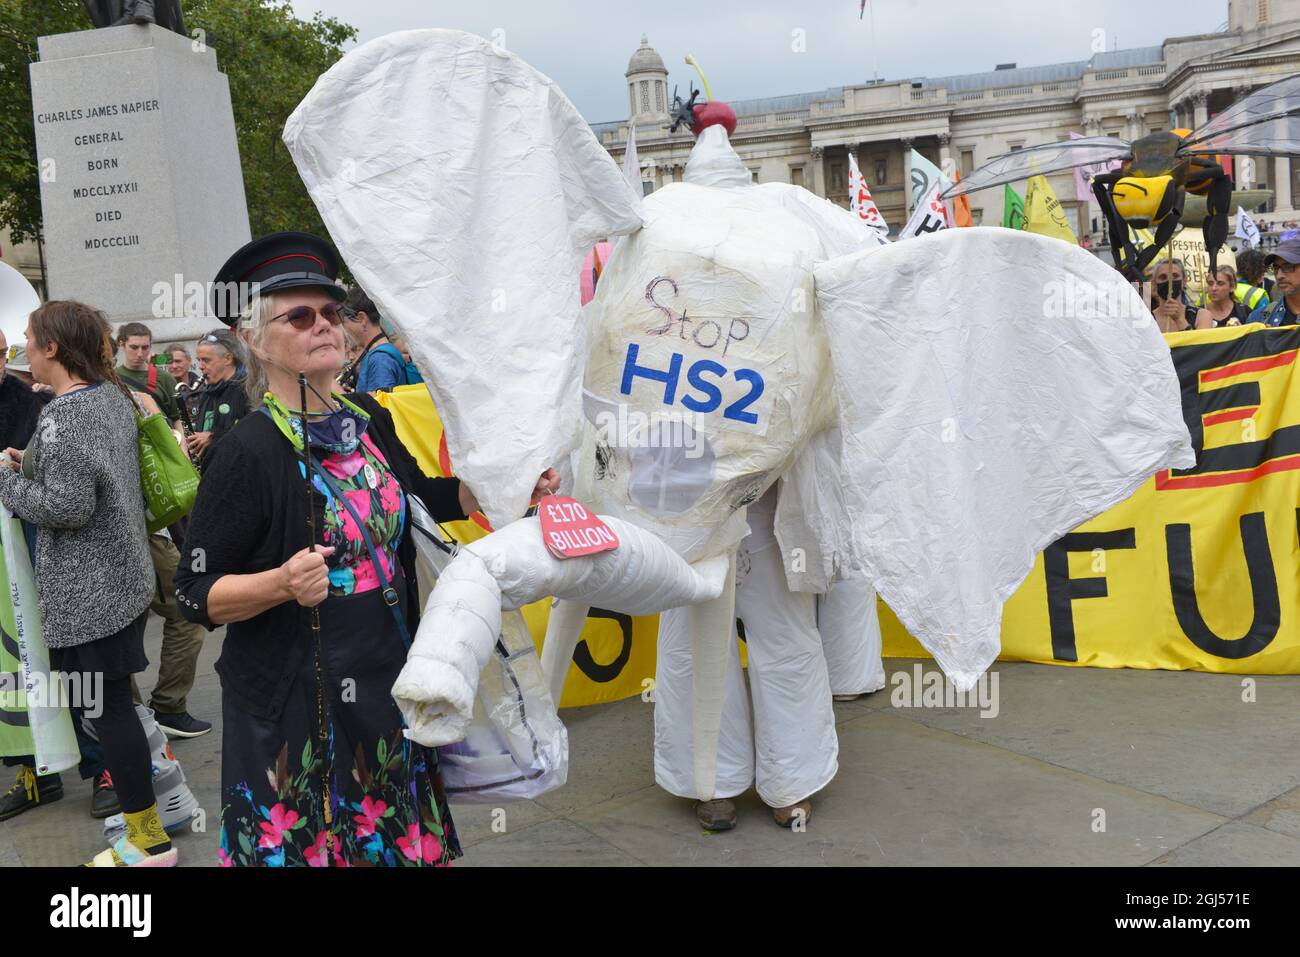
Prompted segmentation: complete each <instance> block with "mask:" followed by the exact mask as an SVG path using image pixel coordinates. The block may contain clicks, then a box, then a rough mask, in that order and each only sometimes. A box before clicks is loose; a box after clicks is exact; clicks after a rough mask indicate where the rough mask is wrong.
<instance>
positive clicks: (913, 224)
mask: <svg viewBox="0 0 1300 957" xmlns="http://www.w3.org/2000/svg"><path fill="white" fill-rule="evenodd" d="M945 182H946V181H945V180H943V179H942V178H941V179H940V180H939V182H937V183H935V184H934V185H932V186H931V187H930V191H929V192H928V193H926V194H925V198H924V199H923V200H922V201H921V203H920V205H918V206H917V207H916V211H915V212H913V213H912V218H911V219H909V220H908V221H907V225H906V226H904V227H903V231H902V232H901V233H899V234H898V238H899V239H909V238H911V237H912V236H920V235H921V234H922V233H934V232H938V231H939V230H941V229H948V228H950V227H951V226H952V214H951V213H949V212H948V204H947V203H945V202H944V201H943V200H941V199H940V198H939V194H940V193H942V192H943V191H944V188H945Z"/></svg>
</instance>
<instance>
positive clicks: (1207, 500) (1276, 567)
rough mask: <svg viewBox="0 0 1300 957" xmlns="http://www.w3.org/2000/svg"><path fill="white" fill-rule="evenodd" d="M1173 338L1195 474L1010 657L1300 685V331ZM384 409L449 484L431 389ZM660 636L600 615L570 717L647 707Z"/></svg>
mask: <svg viewBox="0 0 1300 957" xmlns="http://www.w3.org/2000/svg"><path fill="white" fill-rule="evenodd" d="M1165 338H1166V340H1167V341H1168V342H1169V345H1170V349H1171V354H1172V356H1173V360H1174V366H1175V368H1176V370H1177V372H1178V377H1179V380H1180V381H1181V383H1182V390H1183V409H1184V415H1185V416H1186V417H1187V425H1188V430H1189V431H1190V433H1191V436H1192V441H1193V445H1194V446H1195V448H1196V454H1197V464H1196V467H1195V468H1193V469H1190V470H1187V471H1186V472H1178V471H1175V472H1173V473H1169V472H1164V473H1161V474H1159V475H1156V476H1154V477H1153V478H1152V479H1151V480H1150V481H1148V482H1147V483H1146V484H1145V485H1143V486H1142V488H1140V489H1139V490H1138V491H1137V492H1136V493H1135V494H1134V495H1133V496H1132V497H1131V498H1129V499H1128V500H1127V501H1125V502H1123V503H1121V504H1120V505H1118V506H1116V507H1115V508H1113V509H1111V510H1110V511H1108V512H1105V513H1104V514H1102V515H1100V516H1098V517H1097V518H1095V519H1093V520H1092V521H1090V522H1086V523H1084V524H1083V525H1081V526H1079V527H1078V528H1077V529H1075V530H1074V531H1073V532H1071V533H1070V534H1068V535H1066V536H1065V537H1064V538H1062V539H1060V540H1059V541H1057V542H1055V543H1053V544H1052V545H1051V546H1049V547H1048V548H1047V549H1046V550H1045V551H1044V552H1043V554H1041V555H1039V556H1038V558H1037V560H1036V561H1035V563H1034V568H1033V571H1032V572H1030V574H1029V577H1028V578H1027V579H1026V580H1025V582H1024V583H1023V584H1022V585H1021V586H1020V588H1019V589H1018V590H1017V591H1016V593H1015V594H1014V595H1012V596H1011V598H1010V600H1008V602H1007V604H1006V606H1005V608H1004V609H1003V618H1002V652H1003V653H1002V658H1003V659H1004V660H1010V661H1033V662H1039V663H1044V664H1060V665H1073V666H1082V665H1087V666H1093V667H1101V668H1166V669H1171V670H1193V671H1210V672H1224V673H1231V674H1300V373H1298V372H1297V371H1296V366H1297V364H1298V363H1297V359H1296V357H1297V352H1298V351H1300V328H1297V327H1295V326H1287V327H1282V328H1278V329H1265V328H1264V327H1262V326H1259V325H1251V326H1242V327H1229V328H1223V329H1208V330H1204V331H1201V332H1186V333H1170V334H1168V335H1166V337H1165ZM377 398H378V399H379V401H380V402H382V403H383V404H384V405H385V406H387V408H388V409H389V411H390V412H391V413H392V414H393V419H394V421H395V423H396V425H397V432H398V435H399V436H400V437H401V439H402V441H403V442H404V443H405V444H406V447H407V448H408V449H410V450H411V453H412V454H413V455H414V456H415V457H416V459H417V460H419V462H420V465H421V466H422V467H423V468H424V470H425V471H426V472H427V473H428V474H429V475H448V474H451V468H450V463H449V462H448V459H447V452H446V448H445V446H444V445H443V444H442V424H441V422H439V420H438V417H437V413H436V412H435V410H434V408H433V403H432V402H431V401H430V399H429V394H428V392H427V391H425V389H424V387H423V386H404V387H401V388H399V389H396V390H394V391H393V392H392V393H391V394H380V395H378V396H377ZM1081 401H1082V400H1081ZM476 517H477V519H478V520H479V521H482V516H476ZM485 524H486V523H485V522H484V525H485ZM444 528H446V529H447V530H448V532H449V533H451V534H452V535H454V536H455V537H456V538H457V539H458V540H460V541H473V540H474V539H477V538H481V537H482V536H483V535H485V534H487V531H486V528H485V527H483V526H482V525H480V524H476V523H475V522H453V523H448V524H446V525H444ZM548 614H549V603H548V602H545V601H543V602H537V603H536V604H534V605H529V606H528V607H527V608H525V609H524V617H525V619H526V620H527V622H528V626H529V628H530V629H531V630H532V633H533V638H534V640H535V641H536V642H537V644H538V646H539V647H540V646H541V644H542V639H543V637H544V635H545V633H546V620H547V616H548ZM880 624H881V630H882V632H883V635H884V652H885V655H886V656H887V657H927V655H926V652H925V651H924V649H922V648H921V646H920V644H919V643H917V642H916V640H915V639H913V638H912V637H911V636H910V635H908V633H907V631H906V629H904V628H903V626H902V625H901V624H900V623H899V621H898V619H897V618H895V617H894V614H893V612H891V611H890V610H889V608H888V607H887V606H885V605H884V604H883V603H882V604H881V605H880ZM657 633H658V618H657V617H654V616H651V617H644V618H629V617H628V616H626V615H621V614H616V613H614V612H608V611H600V610H597V609H593V610H592V612H591V614H590V619H589V621H588V622H587V626H586V629H585V630H584V632H583V635H582V639H583V640H582V643H580V644H579V646H578V650H577V652H576V654H575V655H574V663H573V664H572V665H571V666H570V668H569V675H568V678H567V680H566V683H565V686H564V696H563V699H562V702H561V703H562V705H563V706H564V707H576V706H580V705H587V704H597V703H600V702H605V701H617V700H620V699H623V698H628V697H631V696H633V695H638V694H641V693H643V692H644V691H645V690H646V688H647V687H648V684H647V682H648V681H649V680H652V679H653V678H654V673H655V644H656V636H657Z"/></svg>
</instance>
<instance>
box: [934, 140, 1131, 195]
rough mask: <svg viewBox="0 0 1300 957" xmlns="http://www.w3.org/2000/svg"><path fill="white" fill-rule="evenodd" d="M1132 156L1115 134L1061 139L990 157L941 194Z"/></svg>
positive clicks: (951, 193)
mask: <svg viewBox="0 0 1300 957" xmlns="http://www.w3.org/2000/svg"><path fill="white" fill-rule="evenodd" d="M1132 156H1133V145H1132V144H1131V143H1129V142H1127V141H1126V140H1121V139H1118V138H1116V137H1114V136H1085V137H1082V138H1080V139H1077V140H1066V141H1064V142H1062V143H1044V144H1043V145H1042V146H1031V147H1030V148H1029V149H1026V150H1015V151H1014V152H1011V153H1003V154H1002V155H1001V156H995V157H993V159H991V160H989V161H988V162H987V163H985V164H984V165H983V166H981V167H979V169H977V170H975V171H973V172H972V173H971V174H970V175H969V176H963V177H962V180H961V182H960V183H956V184H954V185H953V186H951V187H949V188H948V189H947V190H945V191H944V193H943V195H942V196H941V197H940V198H941V199H952V198H953V197H956V196H962V195H965V194H966V193H973V192H975V191H976V190H980V189H988V188H989V187H991V186H1001V185H1002V184H1004V183H1014V182H1015V181H1016V180H1020V179H1028V178H1029V177H1031V176H1038V175H1039V174H1047V173H1059V172H1060V171H1061V170H1066V169H1073V168H1074V167H1076V166H1091V165H1093V164H1097V163H1108V162H1110V161H1112V160H1126V159H1130V158H1132Z"/></svg>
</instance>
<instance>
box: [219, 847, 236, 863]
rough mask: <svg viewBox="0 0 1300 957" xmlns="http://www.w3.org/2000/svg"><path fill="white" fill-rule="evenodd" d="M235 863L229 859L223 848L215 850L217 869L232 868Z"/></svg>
mask: <svg viewBox="0 0 1300 957" xmlns="http://www.w3.org/2000/svg"><path fill="white" fill-rule="evenodd" d="M234 866H235V862H234V861H232V860H231V859H230V856H229V855H228V854H227V853H226V849H225V848H224V847H219V848H217V867H234Z"/></svg>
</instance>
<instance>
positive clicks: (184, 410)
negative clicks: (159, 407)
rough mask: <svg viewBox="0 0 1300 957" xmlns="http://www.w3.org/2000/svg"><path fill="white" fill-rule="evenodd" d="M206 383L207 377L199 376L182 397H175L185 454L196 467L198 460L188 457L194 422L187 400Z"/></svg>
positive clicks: (191, 456)
mask: <svg viewBox="0 0 1300 957" xmlns="http://www.w3.org/2000/svg"><path fill="white" fill-rule="evenodd" d="M206 382H207V376H202V375H201V376H199V378H198V381H197V382H195V383H194V385H193V386H191V387H190V388H188V389H186V390H185V393H184V394H183V395H178V396H177V397H176V405H177V407H178V408H179V409H180V413H181V428H182V429H184V431H185V454H186V455H188V456H189V458H190V461H191V462H193V463H194V464H195V465H198V464H199V463H198V460H196V459H195V458H194V456H193V455H190V441H189V440H190V439H191V438H193V437H194V422H193V421H192V420H191V419H190V406H189V402H188V401H187V400H188V398H189V396H191V395H193V394H195V393H196V392H198V391H199V389H201V388H203V386H204V385H205V383H206Z"/></svg>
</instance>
